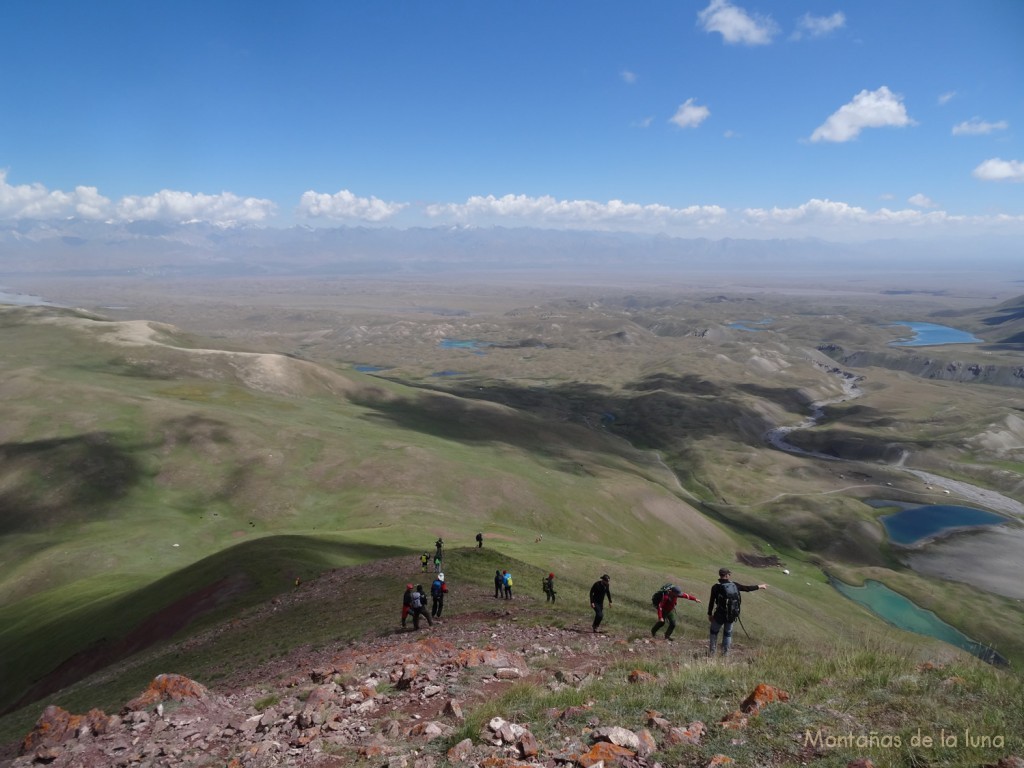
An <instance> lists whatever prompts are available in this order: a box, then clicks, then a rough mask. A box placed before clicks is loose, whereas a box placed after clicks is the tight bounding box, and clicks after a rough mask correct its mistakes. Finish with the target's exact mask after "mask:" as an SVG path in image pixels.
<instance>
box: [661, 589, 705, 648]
mask: <svg viewBox="0 0 1024 768" xmlns="http://www.w3.org/2000/svg"><path fill="white" fill-rule="evenodd" d="M659 591H660V593H661V599H660V600H659V601H658V605H657V609H658V620H657V621H656V622H654V626H653V627H651V637H657V636H658V630H660V629H661V628H662V627H664V626H665V624H666V623H668V628H667V629H666V630H665V639H666V640H668V641H669V642H670V643H671V642H674V641H673V640H672V633H673V632H675V631H676V602H677V601H678V600H679V598H680V597H682V598H685V599H686V600H693V602H695V603H699V602H700V600H698V599H697V598H696V597H694V596H693V595H688V594H686V593H685V592H683V590H682V589H680V588H679V587H677V586H675V585H674V584H671V585H668V586H667V588H666V587H662V588H661V590H659ZM654 596H655V597H657V596H658V593H657V592H656V593H655V594H654Z"/></svg>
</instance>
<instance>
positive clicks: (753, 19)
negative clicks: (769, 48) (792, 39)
mask: <svg viewBox="0 0 1024 768" xmlns="http://www.w3.org/2000/svg"><path fill="white" fill-rule="evenodd" d="M697 19H698V21H699V22H700V24H701V26H702V27H703V28H704V30H705V31H706V32H718V33H719V34H721V35H722V38H723V39H724V40H725V42H727V43H743V44H744V45H767V44H768V43H770V42H771V41H772V38H773V37H774V36H775V34H776V33H777V32H778V26H777V25H776V24H775V22H774V21H772V19H771V17H769V16H751V15H750V14H748V13H747V12H746V11H745V10H743V9H742V8H738V7H736V6H735V5H732V4H730V3H729V2H728V0H711V5H709V6H708V7H707V8H705V9H704V10H703V11H701V12H700V13H698V14H697Z"/></svg>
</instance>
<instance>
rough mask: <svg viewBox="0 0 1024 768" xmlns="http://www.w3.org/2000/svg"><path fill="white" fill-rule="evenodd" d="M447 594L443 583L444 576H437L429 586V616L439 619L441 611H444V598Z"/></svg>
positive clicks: (446, 587)
mask: <svg viewBox="0 0 1024 768" xmlns="http://www.w3.org/2000/svg"><path fill="white" fill-rule="evenodd" d="M447 594H448V585H447V584H446V583H445V580H444V574H443V573H439V574H437V578H436V579H434V583H433V584H431V585H430V615H431V616H433V617H434V618H436V619H440V618H441V611H443V610H444V596H445V595H447Z"/></svg>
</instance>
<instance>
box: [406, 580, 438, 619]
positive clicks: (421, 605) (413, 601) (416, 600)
mask: <svg viewBox="0 0 1024 768" xmlns="http://www.w3.org/2000/svg"><path fill="white" fill-rule="evenodd" d="M426 602H427V596H426V595H425V594H424V593H423V585H422V584H417V585H416V589H414V590H413V593H412V596H411V598H410V610H411V612H412V628H413V629H419V628H420V616H422V617H423V618H425V619H426V620H427V625H428V626H431V627H432V626H434V622H433V620H432V619H431V618H430V614H429V613H427V606H426Z"/></svg>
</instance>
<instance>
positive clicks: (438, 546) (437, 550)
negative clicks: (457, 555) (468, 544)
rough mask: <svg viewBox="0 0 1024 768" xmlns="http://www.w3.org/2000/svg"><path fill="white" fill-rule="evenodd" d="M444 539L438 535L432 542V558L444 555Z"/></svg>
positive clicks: (439, 557)
mask: <svg viewBox="0 0 1024 768" xmlns="http://www.w3.org/2000/svg"><path fill="white" fill-rule="evenodd" d="M443 550H444V539H442V538H441V537H440V536H438V537H437V541H435V542H434V559H435V560H440V559H441V558H442V557H443V556H444V551H443Z"/></svg>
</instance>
